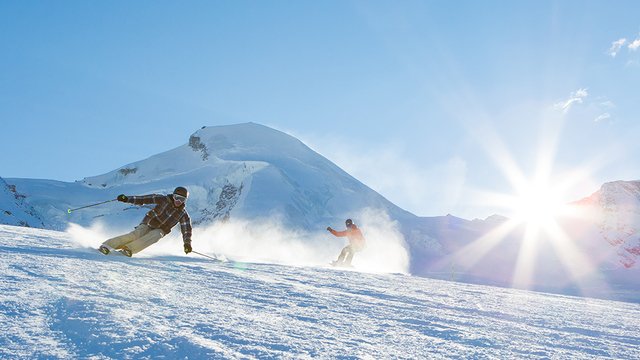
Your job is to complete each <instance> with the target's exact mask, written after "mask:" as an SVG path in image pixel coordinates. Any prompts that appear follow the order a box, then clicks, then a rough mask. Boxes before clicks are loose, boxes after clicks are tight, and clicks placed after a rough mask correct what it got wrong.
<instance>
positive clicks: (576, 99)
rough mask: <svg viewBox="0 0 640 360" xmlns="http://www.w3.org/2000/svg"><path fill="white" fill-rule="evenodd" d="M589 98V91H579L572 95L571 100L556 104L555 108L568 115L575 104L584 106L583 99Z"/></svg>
mask: <svg viewBox="0 0 640 360" xmlns="http://www.w3.org/2000/svg"><path fill="white" fill-rule="evenodd" d="M587 96H589V92H588V91H587V89H578V90H577V91H575V92H573V93H571V96H570V97H569V99H567V100H565V101H561V102H558V103H556V104H555V106H554V107H555V108H556V109H560V110H562V111H563V112H564V113H567V112H568V111H569V110H570V109H571V107H573V106H574V105H575V104H582V102H583V99H584V98H586V97H587Z"/></svg>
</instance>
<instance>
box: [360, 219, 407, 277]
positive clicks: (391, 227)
mask: <svg viewBox="0 0 640 360" xmlns="http://www.w3.org/2000/svg"><path fill="white" fill-rule="evenodd" d="M352 219H353V221H354V223H356V225H357V226H358V227H359V228H360V230H361V231H362V234H363V235H364V238H365V239H366V241H367V245H366V247H365V248H364V250H362V251H361V252H359V253H357V254H356V255H355V256H354V259H353V264H354V266H356V267H357V268H358V270H363V271H367V272H382V273H408V271H409V251H408V250H407V246H406V243H405V240H404V237H403V236H402V233H400V230H399V229H398V223H397V222H396V221H394V220H391V218H390V217H389V215H388V214H387V213H386V212H385V211H383V210H378V209H372V208H364V209H362V210H361V211H359V212H358V213H356V214H355V215H354V217H353V218H352Z"/></svg>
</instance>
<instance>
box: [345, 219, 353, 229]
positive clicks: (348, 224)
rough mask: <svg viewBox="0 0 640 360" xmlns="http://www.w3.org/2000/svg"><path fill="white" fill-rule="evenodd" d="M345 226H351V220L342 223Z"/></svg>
mask: <svg viewBox="0 0 640 360" xmlns="http://www.w3.org/2000/svg"><path fill="white" fill-rule="evenodd" d="M344 224H345V225H347V227H349V226H351V225H353V220H351V219H347V221H345V222H344Z"/></svg>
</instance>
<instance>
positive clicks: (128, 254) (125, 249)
mask: <svg viewBox="0 0 640 360" xmlns="http://www.w3.org/2000/svg"><path fill="white" fill-rule="evenodd" d="M118 252H119V253H120V254H122V255H124V256H126V257H131V255H133V254H132V253H131V250H129V248H128V247H126V246H125V247H123V248H122V249H120V250H118Z"/></svg>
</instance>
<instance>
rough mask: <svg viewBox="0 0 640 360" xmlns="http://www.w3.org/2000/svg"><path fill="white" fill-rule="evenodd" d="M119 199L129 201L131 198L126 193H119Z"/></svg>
mask: <svg viewBox="0 0 640 360" xmlns="http://www.w3.org/2000/svg"><path fill="white" fill-rule="evenodd" d="M117 199H118V201H122V202H127V201H128V200H129V198H128V197H127V195H125V194H120V195H118V197H117Z"/></svg>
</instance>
